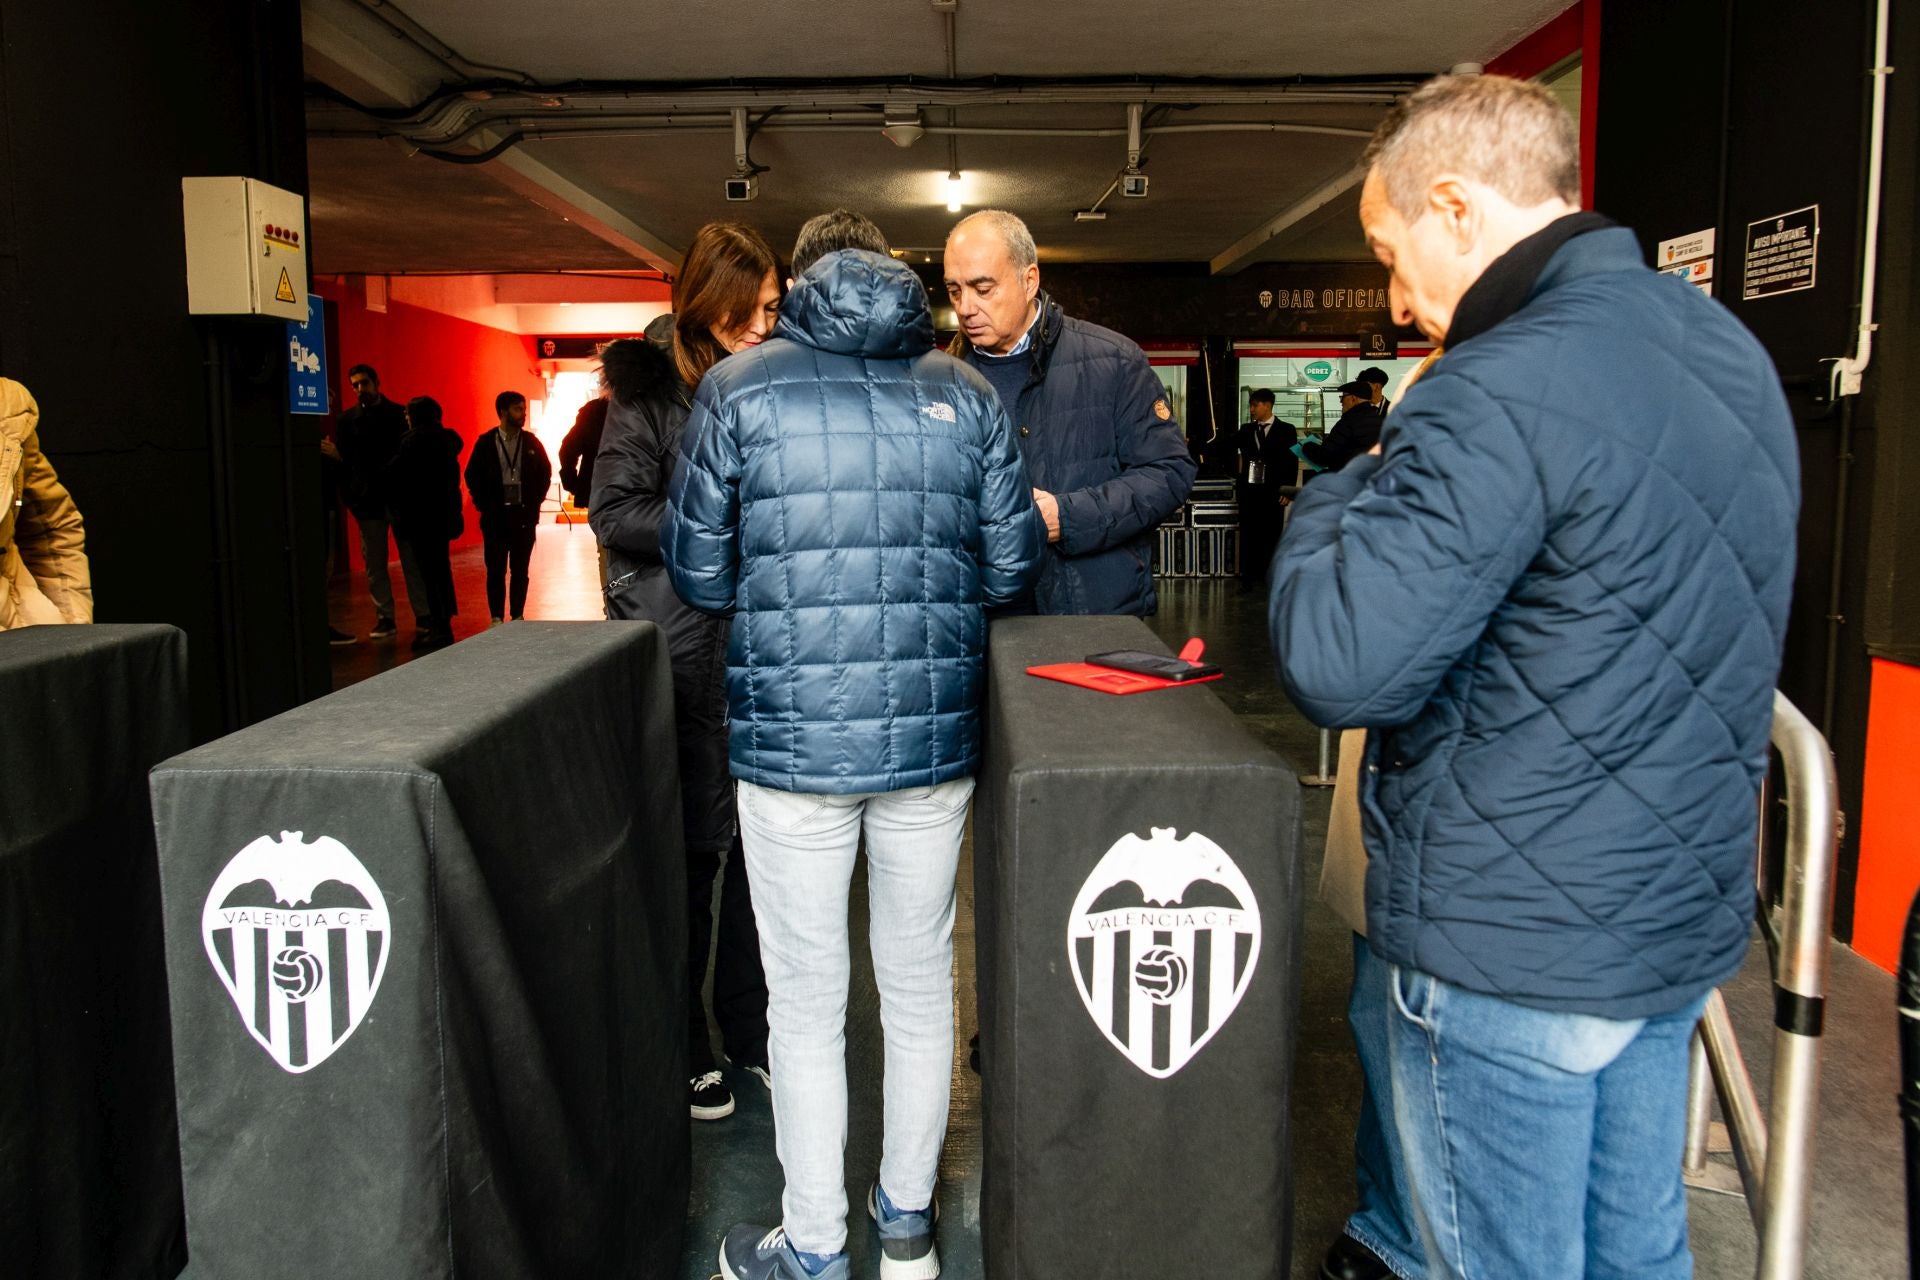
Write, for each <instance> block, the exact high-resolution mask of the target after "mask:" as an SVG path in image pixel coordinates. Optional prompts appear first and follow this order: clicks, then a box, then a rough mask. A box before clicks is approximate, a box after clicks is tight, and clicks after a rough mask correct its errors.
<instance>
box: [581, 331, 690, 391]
mask: <svg viewBox="0 0 1920 1280" xmlns="http://www.w3.org/2000/svg"><path fill="white" fill-rule="evenodd" d="M650 327H651V326H650ZM600 379H601V381H603V382H605V383H606V384H607V389H608V390H609V391H611V392H612V393H613V398H614V399H615V400H616V401H618V402H619V403H621V404H625V405H634V404H638V403H640V402H641V401H642V400H645V399H647V398H648V397H649V396H655V395H662V394H665V393H668V392H671V391H673V390H674V389H676V388H677V387H679V385H680V375H679V373H678V372H677V371H676V370H675V369H674V367H673V355H672V353H671V352H669V351H668V350H666V349H665V348H663V347H661V346H659V345H658V344H656V343H653V342H650V341H648V340H647V339H645V338H619V339H616V340H615V341H613V342H609V343H608V344H607V345H606V346H605V347H604V348H603V349H602V350H601V352H600Z"/></svg>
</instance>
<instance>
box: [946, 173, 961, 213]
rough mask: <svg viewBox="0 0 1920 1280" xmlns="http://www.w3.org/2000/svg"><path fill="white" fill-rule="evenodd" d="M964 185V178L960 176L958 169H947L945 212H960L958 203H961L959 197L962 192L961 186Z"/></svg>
mask: <svg viewBox="0 0 1920 1280" xmlns="http://www.w3.org/2000/svg"><path fill="white" fill-rule="evenodd" d="M964 186H965V180H964V179H962V178H961V176H960V171H959V170H958V169H952V170H949V171H948V173H947V212H948V213H958V212H960V204H961V199H960V198H961V195H962V194H963V191H962V188H963V187H964Z"/></svg>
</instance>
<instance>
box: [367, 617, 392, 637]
mask: <svg viewBox="0 0 1920 1280" xmlns="http://www.w3.org/2000/svg"><path fill="white" fill-rule="evenodd" d="M399 629H400V628H398V627H396V626H394V625H393V619H392V618H380V619H377V620H376V621H375V622H374V624H373V630H371V631H369V632H367V639H369V640H391V639H393V633H394V632H396V631H398V630H399Z"/></svg>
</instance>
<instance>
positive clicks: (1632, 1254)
mask: <svg viewBox="0 0 1920 1280" xmlns="http://www.w3.org/2000/svg"><path fill="white" fill-rule="evenodd" d="M1391 992H1392V997H1393V1010H1392V1013H1391V1014H1390V1016H1389V1020H1388V1033H1387V1038H1388V1044H1389V1047H1390V1051H1391V1053H1392V1056H1393V1099H1394V1113H1395V1118H1396V1120H1397V1121H1398V1124H1399V1129H1400V1141H1401V1143H1402V1145H1403V1149H1404V1151H1405V1153H1406V1161H1407V1173H1408V1176H1409V1178H1410V1180H1411V1181H1412V1183H1413V1196H1414V1204H1415V1207H1416V1209H1417V1212H1418V1217H1419V1221H1420V1233H1421V1236H1422V1237H1423V1239H1424V1241H1425V1244H1426V1255H1427V1274H1428V1275H1429V1276H1431V1277H1434V1278H1435V1280H1439V1278H1441V1277H1445V1278H1446V1280H1533V1278H1535V1277H1553V1280H1583V1278H1584V1280H1687V1278H1688V1277H1690V1276H1692V1274H1693V1256H1692V1254H1691V1253H1690V1252H1689V1251H1688V1249H1687V1203H1686V1193H1685V1191H1684V1189H1683V1188H1682V1187H1681V1184H1680V1154H1681V1147H1682V1145H1683V1144H1684V1141H1685V1133H1686V1110H1687V1046H1688V1039H1689V1037H1690V1036H1691V1035H1692V1033H1693V1027H1694V1024H1695V1023H1696V1022H1698V1021H1699V1019H1700V1010H1701V1007H1702V1005H1704V1003H1705V998H1704V997H1702V998H1700V999H1697V1000H1694V1001H1692V1002H1690V1003H1689V1004H1688V1005H1687V1006H1686V1007H1685V1008H1683V1009H1680V1010H1678V1011H1676V1012H1674V1013H1669V1014H1663V1015H1661V1016H1659V1017H1654V1018H1635V1019H1630V1020H1625V1021H1620V1020H1615V1019H1611V1018H1596V1017H1591V1016H1589V1015H1586V1014H1578V1013H1555V1012H1549V1011H1547V1010H1543V1009H1531V1008H1527V1007H1526V1006H1523V1005H1518V1004H1514V1003H1512V1002H1511V1001H1507V1000H1501V999H1498V998H1496V997H1493V996H1488V995H1481V994H1479V993H1478V992H1473V991H1468V990H1466V989H1464V988H1462V987H1457V986H1454V985H1452V984H1451V983H1447V982H1442V981H1440V980H1439V979H1437V978H1435V977H1433V976H1431V975H1430V974H1425V973H1421V972H1419V971H1418V970H1414V969H1407V968H1401V967H1395V969H1394V970H1393V975H1392V984H1391Z"/></svg>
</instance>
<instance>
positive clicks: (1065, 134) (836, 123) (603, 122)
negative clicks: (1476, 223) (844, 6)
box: [307, 112, 1373, 150]
mask: <svg viewBox="0 0 1920 1280" xmlns="http://www.w3.org/2000/svg"><path fill="white" fill-rule="evenodd" d="M863 115H866V116H870V117H871V119H861V120H857V121H850V120H848V119H847V118H846V113H839V112H824V113H821V114H820V115H818V116H805V115H786V114H783V115H781V116H779V117H776V119H774V120H772V121H769V122H767V124H765V125H763V126H762V127H761V129H760V130H759V132H762V133H877V132H879V129H880V127H881V125H883V124H884V123H885V117H884V116H883V115H880V114H878V113H871V112H869V113H863ZM542 118H543V117H540V116H524V117H506V118H496V119H494V120H489V121H485V122H476V123H475V124H473V125H471V126H469V127H468V128H466V129H464V130H462V131H461V132H460V133H458V134H455V135H454V136H452V137H451V138H446V139H434V140H432V141H431V142H429V141H428V140H426V139H422V138H418V137H412V136H409V135H405V134H394V133H391V132H381V131H377V130H368V129H311V130H309V131H308V134H307V136H308V137H312V138H383V137H402V138H405V140H406V141H407V142H410V143H412V144H413V145H415V146H417V147H420V148H422V149H423V150H424V149H428V148H430V147H446V146H451V145H455V144H457V143H458V142H460V141H462V140H464V139H465V138H468V137H470V136H472V135H473V134H475V133H478V132H480V131H481V130H482V129H486V128H495V127H504V126H507V125H509V123H510V122H511V121H514V120H522V121H525V122H527V123H528V124H532V123H533V122H535V121H538V120H541V119H542ZM732 128H733V122H732V119H731V117H729V116H721V115H698V116H695V115H679V116H654V117H644V116H643V117H633V118H630V119H629V118H621V117H587V118H585V119H582V120H581V122H580V123H579V124H577V125H576V124H571V123H567V122H556V123H552V124H545V125H535V126H534V127H531V128H528V127H520V128H514V129H513V130H512V132H513V133H515V134H517V135H518V138H519V140H520V141H524V142H551V141H554V140H556V139H560V138H569V137H585V138H593V137H654V136H659V135H663V134H668V133H725V132H727V131H729V130H731V129H732ZM925 132H926V133H927V134H929V135H934V134H938V135H942V136H952V137H963V138H964V137H980V138H993V137H1000V138H1118V137H1123V136H1125V134H1126V130H1125V129H1100V128H1084V129H1083V128H1069V127H1064V126H1063V127H1060V128H1048V127H1046V126H1044V125H1038V126H1032V127H1021V126H1002V125H952V126H949V125H938V124H936V125H928V126H926V128H925ZM1163 133H1305V134H1320V135H1326V136H1331V137H1345V138H1369V137H1372V136H1373V135H1372V132H1371V131H1370V130H1366V129H1343V128H1336V127H1334V126H1331V125H1304V124H1285V123H1279V122H1271V121H1222V122H1219V123H1216V124H1172V125H1162V126H1161V127H1160V128H1158V129H1152V130H1149V131H1148V133H1147V137H1148V138H1152V137H1154V136H1156V135H1159V134H1163Z"/></svg>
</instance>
